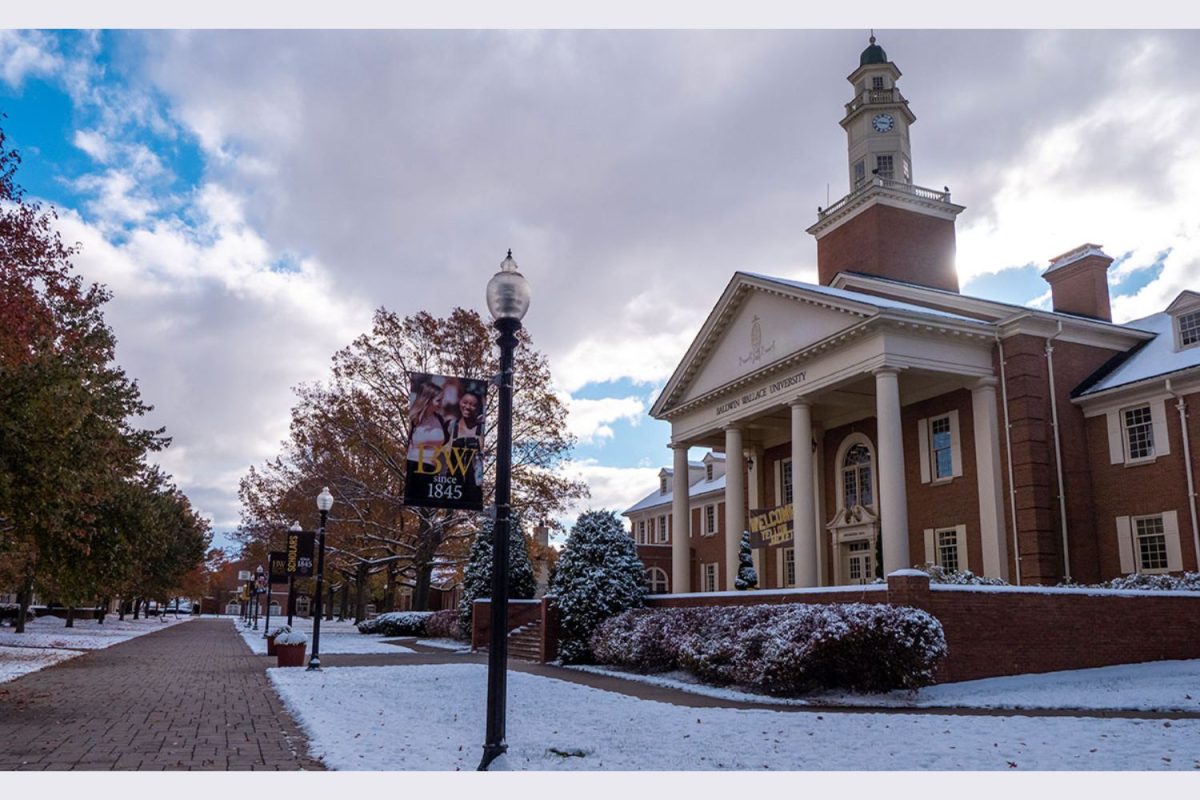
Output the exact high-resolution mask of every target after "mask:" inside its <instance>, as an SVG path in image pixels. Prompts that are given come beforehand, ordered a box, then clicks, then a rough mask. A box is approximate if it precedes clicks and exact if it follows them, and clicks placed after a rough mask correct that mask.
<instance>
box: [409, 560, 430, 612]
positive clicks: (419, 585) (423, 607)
mask: <svg viewBox="0 0 1200 800" xmlns="http://www.w3.org/2000/svg"><path fill="white" fill-rule="evenodd" d="M416 568H417V580H416V585H415V586H413V600H412V610H413V611H428V610H429V583H430V579H431V578H432V576H433V564H432V563H431V562H429V561H425V562H422V563H420V564H417V565H416Z"/></svg>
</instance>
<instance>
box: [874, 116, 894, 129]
mask: <svg viewBox="0 0 1200 800" xmlns="http://www.w3.org/2000/svg"><path fill="white" fill-rule="evenodd" d="M895 124H896V119H895V117H893V116H892V115H891V114H876V115H875V118H874V119H872V120H871V127H872V128H874V129H875V130H877V131H879V132H880V133H887V132H888V131H890V130H891V129H892V126H893V125H895Z"/></svg>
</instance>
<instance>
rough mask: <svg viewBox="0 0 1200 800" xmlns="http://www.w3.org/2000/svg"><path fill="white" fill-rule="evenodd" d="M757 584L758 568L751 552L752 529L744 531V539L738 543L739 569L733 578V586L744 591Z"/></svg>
mask: <svg viewBox="0 0 1200 800" xmlns="http://www.w3.org/2000/svg"><path fill="white" fill-rule="evenodd" d="M757 586H758V570H756V569H754V556H753V555H752V554H751V553H750V531H742V541H741V543H740V544H739V545H738V571H737V577H736V578H734V580H733V588H735V589H737V590H738V591H739V592H744V591H746V590H747V589H754V588H756V587H757Z"/></svg>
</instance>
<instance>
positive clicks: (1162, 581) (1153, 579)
mask: <svg viewBox="0 0 1200 800" xmlns="http://www.w3.org/2000/svg"><path fill="white" fill-rule="evenodd" d="M1059 586H1071V587H1076V588H1085V587H1084V586H1081V585H1080V584H1077V583H1065V582H1064V583H1060V584H1059ZM1087 588H1095V589H1142V590H1145V591H1151V592H1200V572H1185V573H1183V574H1182V575H1143V574H1141V573H1138V572H1135V573H1133V574H1132V575H1122V576H1121V577H1120V578H1113V579H1112V580H1109V581H1105V582H1104V583H1094V584H1090V585H1089V586H1088V587H1087Z"/></svg>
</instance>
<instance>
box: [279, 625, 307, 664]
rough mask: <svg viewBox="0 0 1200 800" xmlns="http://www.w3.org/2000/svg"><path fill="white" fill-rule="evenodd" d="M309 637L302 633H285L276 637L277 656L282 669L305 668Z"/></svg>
mask: <svg viewBox="0 0 1200 800" xmlns="http://www.w3.org/2000/svg"><path fill="white" fill-rule="evenodd" d="M307 645H308V637H307V636H305V635H304V634H303V633H301V632H300V631H285V632H284V633H281V634H279V635H278V636H276V637H275V655H276V656H277V657H278V658H279V666H281V667H303V666H304V649H305V647H306V646H307Z"/></svg>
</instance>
